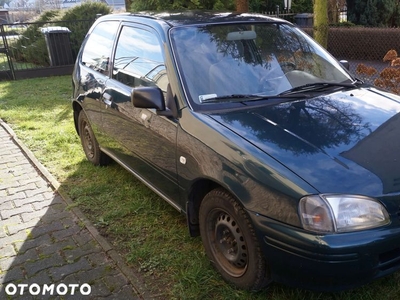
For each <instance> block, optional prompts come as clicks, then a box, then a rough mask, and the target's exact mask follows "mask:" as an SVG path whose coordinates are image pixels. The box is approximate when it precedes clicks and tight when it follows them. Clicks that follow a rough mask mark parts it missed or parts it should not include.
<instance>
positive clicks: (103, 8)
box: [61, 2, 111, 58]
mask: <svg viewBox="0 0 400 300" xmlns="http://www.w3.org/2000/svg"><path fill="white" fill-rule="evenodd" d="M110 13H111V9H110V7H108V6H107V5H106V4H105V3H100V2H86V3H83V4H81V5H78V6H75V7H73V8H72V9H70V10H68V11H67V12H66V13H65V14H64V16H63V17H62V18H61V21H65V22H66V24H67V27H68V28H69V30H71V34H70V41H71V47H72V54H73V57H74V58H76V55H77V54H78V51H79V48H80V46H81V44H82V41H83V39H84V38H85V36H86V33H87V31H88V30H89V28H90V26H91V25H92V22H93V21H94V20H95V19H96V17H97V15H98V14H100V15H108V14H110ZM77 20H88V21H89V22H76V21H77Z"/></svg>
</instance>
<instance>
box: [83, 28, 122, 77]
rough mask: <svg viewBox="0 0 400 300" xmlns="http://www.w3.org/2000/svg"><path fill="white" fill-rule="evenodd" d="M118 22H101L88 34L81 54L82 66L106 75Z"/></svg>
mask: <svg viewBox="0 0 400 300" xmlns="http://www.w3.org/2000/svg"><path fill="white" fill-rule="evenodd" d="M118 25H119V22H118V21H111V22H101V23H99V24H97V26H96V28H94V29H93V31H92V32H91V33H90V35H89V37H88V39H87V41H86V44H85V46H84V49H83V53H82V64H83V65H85V66H87V67H89V68H91V69H93V70H95V71H97V72H100V73H103V74H108V70H109V61H110V56H111V51H112V46H113V43H114V39H115V35H116V33H117V30H118Z"/></svg>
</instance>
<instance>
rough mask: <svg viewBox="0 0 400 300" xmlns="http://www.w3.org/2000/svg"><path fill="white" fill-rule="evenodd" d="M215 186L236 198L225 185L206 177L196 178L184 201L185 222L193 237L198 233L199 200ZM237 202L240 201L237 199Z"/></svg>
mask: <svg viewBox="0 0 400 300" xmlns="http://www.w3.org/2000/svg"><path fill="white" fill-rule="evenodd" d="M217 188H222V189H224V190H226V191H227V192H228V193H230V194H231V195H232V196H233V197H235V198H236V199H238V198H237V197H236V195H235V194H234V193H232V191H230V190H229V189H228V188H227V187H226V186H223V185H221V184H220V183H218V182H216V181H214V180H211V179H207V178H201V179H198V180H196V181H195V182H194V183H193V185H192V186H191V188H190V192H189V194H188V198H187V203H186V213H187V222H188V227H189V233H190V236H192V237H195V236H199V235H200V229H199V211H200V205H201V202H202V201H203V199H204V197H205V196H206V195H207V194H208V193H209V192H210V191H212V190H214V189H217ZM238 202H239V203H240V201H239V200H238Z"/></svg>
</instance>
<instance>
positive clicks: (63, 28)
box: [0, 20, 93, 80]
mask: <svg viewBox="0 0 400 300" xmlns="http://www.w3.org/2000/svg"><path fill="white" fill-rule="evenodd" d="M92 23H93V20H77V21H74V22H61V21H60V22H35V23H19V24H1V25H0V33H1V37H2V38H1V40H0V79H3V80H15V79H22V78H31V77H44V76H53V75H65V74H71V72H72V68H73V64H74V61H75V58H76V55H77V53H78V50H79V47H80V45H81V43H82V41H83V39H84V37H85V35H86V33H87V31H88V30H89V28H90V26H91V25H92Z"/></svg>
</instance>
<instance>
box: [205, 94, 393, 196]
mask: <svg viewBox="0 0 400 300" xmlns="http://www.w3.org/2000/svg"><path fill="white" fill-rule="evenodd" d="M399 112H400V97H398V96H395V95H392V94H390V93H386V92H383V91H381V90H378V89H375V88H360V89H354V90H351V91H342V92H335V93H332V94H329V95H324V96H318V97H314V98H311V99H307V100H301V101H295V102H287V103H282V104H278V105H271V106H265V107H262V108H259V107H258V108H257V109H247V110H241V111H232V112H229V113H218V114H211V115H210V117H211V118H213V119H214V120H216V121H217V122H219V123H221V124H222V125H224V126H225V127H227V128H229V129H230V130H232V131H233V132H235V133H236V134H238V135H240V136H241V137H243V138H244V139H246V140H247V141H248V142H250V143H252V144H253V145H255V146H256V147H258V148H259V149H261V150H262V151H263V152H265V153H267V154H268V155H270V156H272V157H273V158H274V159H276V160H277V161H279V162H280V163H281V164H283V165H285V166H286V167H287V168H289V169H290V170H291V171H292V172H294V173H296V174H297V175H298V176H300V177H301V178H303V180H305V181H307V182H308V183H309V184H310V185H312V186H313V187H314V188H315V189H316V190H318V191H319V192H321V193H353V194H364V195H371V196H382V195H387V194H391V193H398V192H400V113H399Z"/></svg>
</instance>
